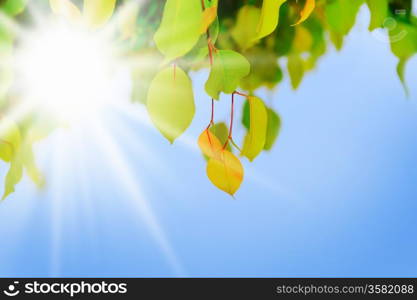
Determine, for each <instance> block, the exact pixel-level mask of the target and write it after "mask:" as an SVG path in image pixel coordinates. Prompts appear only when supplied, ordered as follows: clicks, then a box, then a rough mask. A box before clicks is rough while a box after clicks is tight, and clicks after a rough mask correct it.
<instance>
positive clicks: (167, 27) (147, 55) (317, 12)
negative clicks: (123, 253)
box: [0, 0, 417, 199]
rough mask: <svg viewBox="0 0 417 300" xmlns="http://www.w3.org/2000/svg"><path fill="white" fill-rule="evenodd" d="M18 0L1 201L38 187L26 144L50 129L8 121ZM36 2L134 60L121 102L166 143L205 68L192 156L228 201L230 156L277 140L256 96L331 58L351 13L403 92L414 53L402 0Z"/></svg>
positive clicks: (4, 32) (274, 121)
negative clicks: (109, 40)
mask: <svg viewBox="0 0 417 300" xmlns="http://www.w3.org/2000/svg"><path fill="white" fill-rule="evenodd" d="M29 1H30V0H0V12H1V14H2V15H4V16H6V18H0V106H1V107H0V109H1V111H2V115H1V122H0V159H2V160H3V161H5V162H7V163H9V164H10V169H9V171H8V174H7V175H6V178H5V191H4V195H3V199H4V198H5V197H7V196H8V195H9V194H10V193H12V192H13V191H14V187H15V185H16V184H17V183H18V182H19V181H20V179H21V178H22V174H23V171H26V173H27V174H28V175H29V176H30V178H31V179H32V180H33V181H34V182H35V183H36V184H37V185H38V186H40V187H41V186H43V184H44V179H43V177H42V174H41V172H40V171H39V170H38V168H37V166H36V164H35V159H34V155H33V145H34V143H36V142H37V141H39V140H40V139H42V138H45V137H46V136H48V134H49V133H50V132H51V131H52V130H53V129H54V128H55V127H56V126H57V123H56V122H55V121H54V118H53V117H54V116H49V115H46V114H45V113H44V112H42V111H32V112H30V113H28V114H26V115H24V116H23V117H20V118H13V117H12V116H11V114H10V113H9V112H10V111H12V109H13V106H14V105H15V103H16V99H18V98H19V93H18V91H13V89H12V87H13V84H14V82H15V81H16V80H18V78H15V76H14V73H13V55H14V52H15V49H16V48H17V47H18V46H19V36H18V35H17V34H16V32H15V31H14V30H13V28H12V27H11V26H10V24H9V23H10V22H9V21H10V20H12V21H13V22H17V23H18V24H21V25H22V26H31V22H33V20H32V19H31V14H30V13H29V10H30V8H29V7H30V6H29V5H28V2H29ZM36 2H39V3H41V4H40V5H41V6H43V8H44V9H45V11H46V12H47V13H48V14H55V15H56V16H57V17H59V18H63V19H65V20H67V21H68V22H72V23H74V24H75V23H77V24H83V26H85V27H86V28H88V30H93V31H101V30H104V29H105V28H106V27H110V26H111V27H112V28H113V27H114V30H113V35H114V38H113V39H114V41H115V43H116V44H117V46H118V47H119V48H120V49H121V50H122V51H121V53H122V54H121V55H123V56H125V57H126V58H130V59H132V60H133V61H134V63H132V65H131V74H132V82H133V92H132V101H133V102H137V103H142V104H144V105H146V107H147V109H148V112H149V115H150V117H151V119H152V121H153V122H154V124H155V127H156V128H157V129H158V130H159V131H160V132H161V133H162V135H163V136H164V137H165V138H166V139H168V140H169V142H171V143H173V142H174V141H175V139H176V138H178V137H179V136H180V135H181V134H182V133H183V132H184V131H185V130H186V129H187V128H188V127H189V126H190V124H191V122H192V120H193V117H194V112H195V104H194V95H193V84H192V80H191V78H190V77H189V75H188V73H189V72H190V71H193V70H199V69H202V68H206V69H208V71H209V76H208V79H207V82H206V83H205V90H206V92H207V105H210V106H211V107H212V115H211V118H209V119H208V120H207V123H208V126H207V128H205V129H204V130H203V132H202V134H201V136H200V138H199V140H198V145H199V147H200V149H201V151H202V153H203V154H204V156H205V158H206V159H207V170H206V171H207V176H208V178H209V179H210V180H211V182H212V183H213V184H214V185H215V186H216V187H218V188H219V189H221V190H223V191H225V192H227V193H229V194H230V195H234V194H235V192H236V191H237V190H238V189H239V186H240V185H241V183H242V181H243V177H244V171H243V166H242V164H241V162H240V159H239V158H238V156H241V157H246V158H248V159H249V160H250V161H253V160H254V159H255V158H256V157H257V156H258V155H259V154H260V153H261V152H262V151H269V150H271V149H272V147H273V145H274V144H275V142H276V141H277V137H278V135H279V132H280V129H281V118H280V116H279V114H278V113H277V112H276V111H274V110H273V108H272V107H268V106H267V105H266V104H265V103H264V102H263V100H262V99H260V98H258V97H257V96H256V93H257V90H258V89H259V88H261V87H264V88H268V89H274V88H275V87H276V86H277V85H278V84H280V82H281V81H282V80H283V77H284V76H287V75H288V76H289V78H290V82H291V86H292V88H293V89H297V88H298V87H299V86H300V84H301V83H302V81H303V78H304V77H305V76H306V74H307V73H308V72H310V71H311V70H313V69H314V68H315V67H316V65H317V63H318V61H319V59H320V58H321V57H322V56H323V55H325V53H326V51H327V50H328V49H329V45H330V44H333V45H334V47H335V48H336V49H338V50H340V49H341V48H342V47H343V44H344V41H345V38H346V36H347V35H348V34H349V32H350V31H351V29H352V27H353V26H354V24H355V21H356V17H357V14H358V12H359V10H360V9H361V8H362V7H363V6H367V8H368V9H369V11H370V15H371V19H370V24H369V30H370V31H378V32H380V35H379V36H380V37H381V38H382V37H384V38H385V37H386V43H385V44H387V43H389V45H390V47H391V50H392V53H393V55H395V56H396V57H397V58H398V67H397V72H398V76H399V79H400V80H401V82H402V83H403V85H404V88H405V90H406V91H407V86H406V81H405V76H404V74H405V67H406V63H407V61H408V60H409V59H410V58H411V57H412V56H413V55H414V54H415V53H416V52H417V18H416V16H414V15H413V14H412V1H411V0H245V1H236V0H152V1H135V0H125V1H122V0H117V1H116V0H84V1H82V0H73V1H71V0H49V1H36ZM383 32H385V35H383V34H382V33H383ZM384 42H385V40H384ZM381 45H382V46H383V45H384V43H381ZM221 94H230V96H231V108H230V110H231V113H230V120H228V121H229V122H228V123H229V125H226V123H224V122H218V123H216V122H215V115H214V106H215V103H216V100H218V99H219V96H220V95H221ZM235 98H239V100H238V101H239V103H241V104H242V108H243V117H242V120H241V121H242V122H241V126H243V128H245V129H246V130H247V135H246V137H245V138H244V140H243V141H241V143H237V142H235V141H234V140H233V125H235V126H236V125H237V124H234V120H233V118H234V114H235V111H236V108H235V104H236V103H235V102H236V101H235V100H236V99H235ZM245 99H246V100H245ZM241 100H244V101H241ZM238 144H241V145H242V146H238Z"/></svg>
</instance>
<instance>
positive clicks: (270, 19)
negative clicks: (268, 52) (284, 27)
mask: <svg viewBox="0 0 417 300" xmlns="http://www.w3.org/2000/svg"><path fill="white" fill-rule="evenodd" d="M285 1H287V0H263V3H262V11H261V17H260V19H259V23H258V27H257V29H256V39H261V38H263V37H265V36H267V35H269V34H271V33H272V32H273V31H274V30H275V28H277V25H278V21H279V9H280V7H281V5H282V4H283V3H284V2H285Z"/></svg>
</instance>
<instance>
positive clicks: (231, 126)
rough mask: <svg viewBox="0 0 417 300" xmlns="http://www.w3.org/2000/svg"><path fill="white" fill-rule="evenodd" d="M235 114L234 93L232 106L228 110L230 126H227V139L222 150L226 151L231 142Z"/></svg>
mask: <svg viewBox="0 0 417 300" xmlns="http://www.w3.org/2000/svg"><path fill="white" fill-rule="evenodd" d="M234 114H235V93H233V94H232V104H231V109H230V126H229V136H228V137H227V140H226V142H225V143H224V146H223V150H224V149H226V147H227V145H228V144H229V141H230V140H232V135H233V117H234Z"/></svg>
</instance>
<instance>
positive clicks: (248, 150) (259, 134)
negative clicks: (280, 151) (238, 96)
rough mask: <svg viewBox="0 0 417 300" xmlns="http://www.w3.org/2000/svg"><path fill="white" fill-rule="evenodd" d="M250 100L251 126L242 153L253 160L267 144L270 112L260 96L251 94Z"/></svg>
mask: <svg viewBox="0 0 417 300" xmlns="http://www.w3.org/2000/svg"><path fill="white" fill-rule="evenodd" d="M248 102H249V111H250V113H249V118H250V123H249V124H250V127H249V132H248V134H247V135H246V137H245V141H244V144H243V148H242V153H241V155H243V156H246V157H247V158H249V160H250V161H253V160H254V159H255V157H256V156H258V154H259V153H260V152H261V151H262V150H263V148H264V146H265V139H266V129H267V121H268V114H267V111H266V108H265V105H264V103H263V102H262V100H261V99H259V98H258V97H253V96H250V97H248Z"/></svg>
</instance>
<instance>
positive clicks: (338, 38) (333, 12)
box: [325, 0, 364, 50]
mask: <svg viewBox="0 0 417 300" xmlns="http://www.w3.org/2000/svg"><path fill="white" fill-rule="evenodd" d="M363 3H364V0H336V1H330V2H329V3H328V4H327V5H326V6H325V13H326V19H327V24H328V26H329V29H330V37H331V40H332V42H333V43H334V44H335V46H336V48H337V49H339V50H340V49H341V47H342V45H343V39H344V36H345V35H347V34H348V33H349V32H350V30H351V29H352V27H353V25H354V24H355V20H356V15H357V14H358V12H359V8H360V7H361V6H362V4H363Z"/></svg>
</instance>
